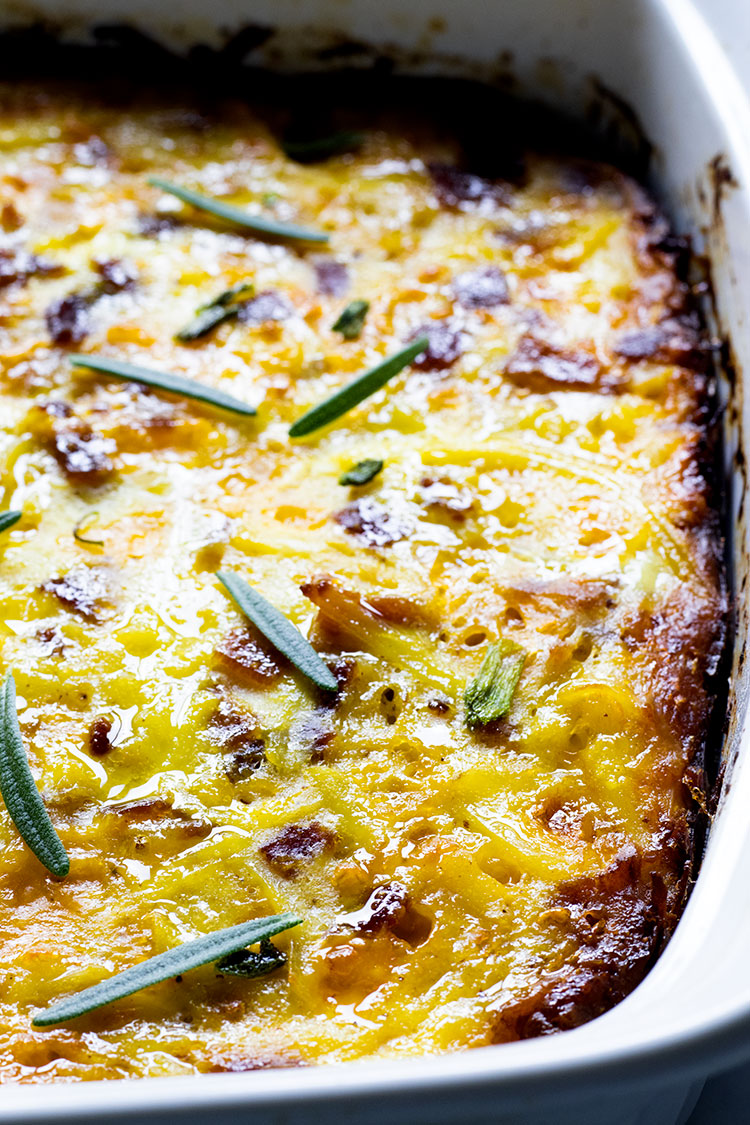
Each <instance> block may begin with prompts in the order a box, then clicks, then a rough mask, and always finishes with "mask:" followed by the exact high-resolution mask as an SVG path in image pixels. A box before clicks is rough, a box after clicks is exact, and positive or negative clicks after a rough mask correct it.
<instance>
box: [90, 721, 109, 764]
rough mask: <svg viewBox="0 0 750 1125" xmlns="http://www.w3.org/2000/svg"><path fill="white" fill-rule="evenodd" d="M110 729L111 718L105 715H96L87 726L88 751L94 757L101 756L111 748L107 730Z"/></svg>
mask: <svg viewBox="0 0 750 1125" xmlns="http://www.w3.org/2000/svg"><path fill="white" fill-rule="evenodd" d="M111 730H112V720H111V719H108V718H107V716H106V715H97V716H96V718H95V719H94V721H93V723H92V724H91V726H90V727H89V753H91V754H93V755H94V757H95V758H103V757H104V755H105V754H109V752H110V750H111V749H112V743H111V742H110V739H109V732H110V731H111Z"/></svg>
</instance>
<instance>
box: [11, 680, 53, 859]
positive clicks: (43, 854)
mask: <svg viewBox="0 0 750 1125" xmlns="http://www.w3.org/2000/svg"><path fill="white" fill-rule="evenodd" d="M0 794H2V798H3V801H4V802H5V807H6V809H7V810H8V813H9V814H10V818H11V820H12V821H13V823H14V824H15V826H16V828H17V829H18V831H19V832H20V834H21V837H22V838H23V839H24V840H25V841H26V843H27V844H28V846H29V847H30V848H31V850H32V852H33V853H34V855H35V856H36V857H37V859H38V860H39V861H40V863H43V864H44V866H45V867H46V868H47V870H48V871H51V872H52V874H53V875H57V876H58V878H60V879H62V878H64V876H65V875H67V874H68V871H69V870H70V860H69V859H68V853H67V852H66V851H65V848H64V847H63V843H62V840H61V839H60V837H59V836H58V835H57V833H56V832H55V829H54V827H53V824H52V821H51V820H50V818H49V815H48V813H47V810H46V809H45V807H44V804H43V802H42V798H41V797H40V796H39V790H38V789H37V787H36V782H35V781H34V778H33V775H32V773H31V770H30V769H29V760H28V758H27V757H26V751H25V749H24V745H23V739H22V738H21V728H20V727H19V725H18V714H17V712H16V684H15V681H14V679H13V673H12V672H8V675H7V676H6V677H5V683H4V684H3V686H2V688H0Z"/></svg>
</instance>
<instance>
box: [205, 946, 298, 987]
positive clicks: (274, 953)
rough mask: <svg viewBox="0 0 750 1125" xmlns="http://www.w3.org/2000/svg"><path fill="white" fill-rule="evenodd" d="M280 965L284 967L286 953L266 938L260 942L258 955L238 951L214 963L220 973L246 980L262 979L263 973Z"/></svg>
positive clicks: (269, 971)
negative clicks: (245, 978)
mask: <svg viewBox="0 0 750 1125" xmlns="http://www.w3.org/2000/svg"><path fill="white" fill-rule="evenodd" d="M282 965H286V953H284V952H283V950H281V949H277V948H276V946H275V945H274V944H273V942H272V941H269V940H268V938H264V939H263V940H262V941H261V943H260V951H259V952H258V953H253V952H252V950H250V949H240V950H238V951H237V952H236V953H229V954H228V955H227V956H226V957H222V959H221V961H217V962H216V968H217V969H218V970H219V972H220V973H228V974H229V975H230V976H233V977H247V978H252V977H262V976H263V975H264V974H265V973H272V972H273V971H274V969H280V968H281V966H282Z"/></svg>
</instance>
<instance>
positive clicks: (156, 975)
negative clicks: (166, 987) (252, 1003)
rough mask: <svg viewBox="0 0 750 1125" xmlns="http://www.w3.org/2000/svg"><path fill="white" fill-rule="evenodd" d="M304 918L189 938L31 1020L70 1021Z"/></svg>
mask: <svg viewBox="0 0 750 1125" xmlns="http://www.w3.org/2000/svg"><path fill="white" fill-rule="evenodd" d="M301 921H302V919H301V918H299V917H298V916H297V915H296V914H274V915H272V916H271V917H268V918H254V919H253V920H252V921H251V922H241V923H240V925H239V926H229V927H228V928H227V929H225V930H218V931H217V932H216V933H214V934H205V935H204V936H203V937H199V938H196V939H195V941H187V942H185V943H184V944H183V945H178V946H176V947H175V948H174V949H168V950H167V952H166V953H159V954H157V956H156V957H149V958H148V960H146V961H141V962H140V964H138V965H132V966H131V968H129V969H125V970H124V971H123V972H122V973H117V974H116V975H115V976H113V977H110V978H109V980H105V981H102V983H101V984H95V985H94V986H93V987H92V988H84V990H83V991H82V992H77V993H75V995H73V996H67V997H66V998H65V999H64V1000H58V1001H57V1002H56V1003H55V1004H52V1005H51V1006H50V1007H49V1008H46V1009H45V1010H44V1011H43V1012H37V1014H36V1015H35V1016H34V1019H33V1020H32V1021H31V1022H32V1024H33V1026H34V1027H49V1026H50V1025H51V1024H54V1023H66V1022H67V1021H68V1020H72V1019H76V1017H77V1016H82V1015H84V1014H85V1013H86V1012H91V1011H93V1010H94V1009H95V1008H103V1007H104V1005H105V1004H111V1003H112V1002H113V1001H114V1000H122V999H123V998H124V997H125V996H132V995H133V993H134V992H140V991H141V989H142V988H149V987H150V986H151V985H152V984H159V983H160V982H161V981H163V980H169V979H170V978H171V977H177V976H180V974H181V973H186V972H188V970H189V969H197V968H198V967H199V966H200V965H209V964H211V963H212V962H214V961H219V960H220V959H221V958H222V957H226V956H228V955H229V954H232V953H237V952H238V950H240V949H244V948H245V947H246V946H248V945H255V943H256V942H259V941H260V942H263V941H266V940H268V938H271V937H273V936H274V934H280V933H281V932H282V930H290V929H292V928H293V927H294V926H299V924H300V922H301ZM274 967H275V966H274ZM266 971H268V970H266Z"/></svg>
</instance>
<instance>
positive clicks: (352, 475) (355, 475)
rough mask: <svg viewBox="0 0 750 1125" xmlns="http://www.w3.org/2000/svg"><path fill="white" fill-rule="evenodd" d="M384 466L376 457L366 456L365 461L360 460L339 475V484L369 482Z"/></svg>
mask: <svg viewBox="0 0 750 1125" xmlns="http://www.w3.org/2000/svg"><path fill="white" fill-rule="evenodd" d="M382 468H383V462H382V461H378V460H376V459H375V458H374V457H373V458H366V459H365V460H364V461H358V462H357V464H356V465H352V467H351V469H347V470H346V472H345V473H342V474H341V476H340V477H339V484H353V485H359V484H369V483H370V481H371V480H372V479H373V477H376V476H377V475H378V473H379V472H380V471H381V469H382Z"/></svg>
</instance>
